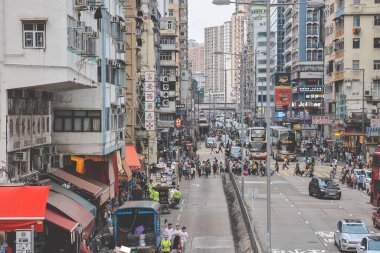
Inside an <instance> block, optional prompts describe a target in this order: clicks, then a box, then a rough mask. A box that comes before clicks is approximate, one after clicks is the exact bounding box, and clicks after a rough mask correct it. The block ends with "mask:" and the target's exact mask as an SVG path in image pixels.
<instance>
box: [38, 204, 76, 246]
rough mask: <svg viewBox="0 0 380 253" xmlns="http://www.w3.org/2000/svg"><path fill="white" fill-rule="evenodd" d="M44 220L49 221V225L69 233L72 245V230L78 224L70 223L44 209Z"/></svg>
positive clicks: (68, 220) (64, 218) (70, 221)
mask: <svg viewBox="0 0 380 253" xmlns="http://www.w3.org/2000/svg"><path fill="white" fill-rule="evenodd" d="M45 217H46V220H48V221H50V222H51V223H53V224H55V225H57V226H58V227H60V228H63V229H64V230H67V231H68V232H70V235H71V243H73V241H74V239H75V236H74V233H73V232H74V229H75V228H76V227H77V226H78V225H79V223H78V222H76V221H72V220H70V219H68V218H66V217H64V216H62V215H60V214H58V213H56V212H54V211H52V210H50V209H46V214H45Z"/></svg>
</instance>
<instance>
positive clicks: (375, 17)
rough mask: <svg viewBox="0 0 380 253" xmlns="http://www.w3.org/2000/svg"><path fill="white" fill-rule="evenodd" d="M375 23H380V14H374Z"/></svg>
mask: <svg viewBox="0 0 380 253" xmlns="http://www.w3.org/2000/svg"><path fill="white" fill-rule="evenodd" d="M374 25H376V26H378V25H380V15H375V16H374Z"/></svg>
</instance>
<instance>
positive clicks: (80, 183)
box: [50, 169, 103, 198]
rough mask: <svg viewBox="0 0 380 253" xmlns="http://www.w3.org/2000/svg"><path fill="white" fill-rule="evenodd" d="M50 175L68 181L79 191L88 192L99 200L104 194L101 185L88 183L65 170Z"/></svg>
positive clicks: (58, 170) (55, 171)
mask: <svg viewBox="0 0 380 253" xmlns="http://www.w3.org/2000/svg"><path fill="white" fill-rule="evenodd" d="M50 174H51V175H52V176H53V177H56V178H58V179H61V180H63V181H66V182H68V183H70V184H73V185H75V186H76V187H78V188H79V189H82V190H84V191H86V192H88V193H89V194H90V195H92V196H94V198H98V197H100V195H101V194H102V191H103V189H102V187H100V186H99V185H96V184H93V183H91V182H88V181H87V180H84V179H82V178H79V177H77V176H74V175H72V174H70V173H68V172H66V171H64V170H60V169H57V170H53V171H52V172H50Z"/></svg>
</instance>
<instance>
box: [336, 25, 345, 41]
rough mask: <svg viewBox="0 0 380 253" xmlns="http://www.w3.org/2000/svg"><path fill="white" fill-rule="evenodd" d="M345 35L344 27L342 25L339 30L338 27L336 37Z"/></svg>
mask: <svg viewBox="0 0 380 253" xmlns="http://www.w3.org/2000/svg"><path fill="white" fill-rule="evenodd" d="M343 35H344V27H341V28H340V30H339V31H338V28H337V31H336V32H335V39H338V38H339V37H341V36H343Z"/></svg>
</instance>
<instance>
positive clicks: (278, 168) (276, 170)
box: [274, 160, 280, 173]
mask: <svg viewBox="0 0 380 253" xmlns="http://www.w3.org/2000/svg"><path fill="white" fill-rule="evenodd" d="M279 170H280V166H279V165H278V161H277V160H276V162H275V164H274V171H275V172H277V173H279Z"/></svg>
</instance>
